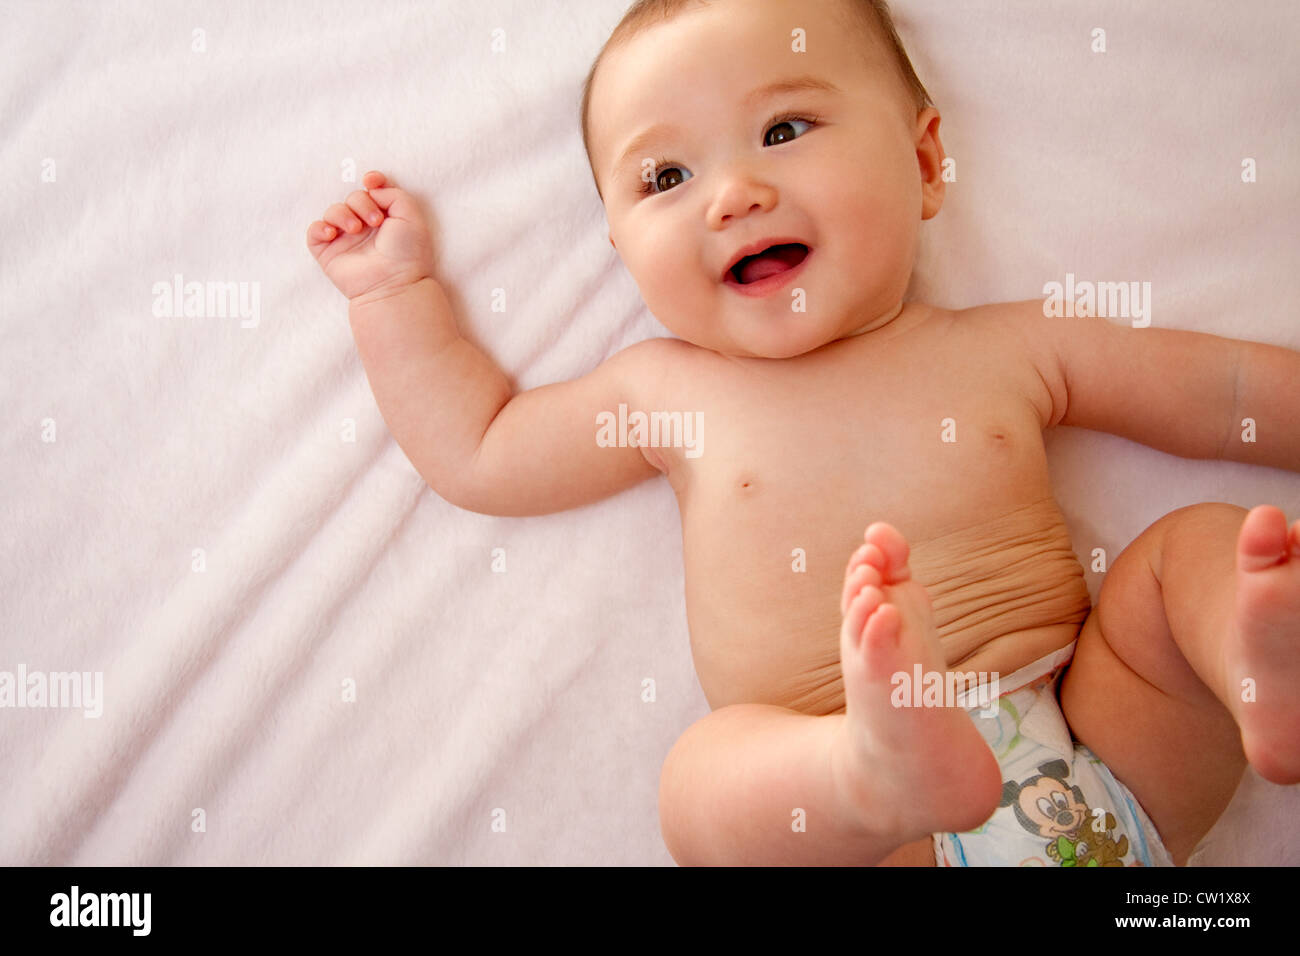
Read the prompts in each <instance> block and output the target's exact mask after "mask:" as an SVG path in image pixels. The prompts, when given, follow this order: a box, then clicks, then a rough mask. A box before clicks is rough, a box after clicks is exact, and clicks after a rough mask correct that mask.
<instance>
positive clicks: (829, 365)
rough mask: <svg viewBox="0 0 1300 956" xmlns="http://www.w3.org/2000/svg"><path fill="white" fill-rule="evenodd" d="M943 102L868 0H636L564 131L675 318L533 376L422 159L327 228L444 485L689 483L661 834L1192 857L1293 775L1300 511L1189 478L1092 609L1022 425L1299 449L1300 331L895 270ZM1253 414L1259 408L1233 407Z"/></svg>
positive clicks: (323, 253) (486, 493) (1296, 765)
mask: <svg viewBox="0 0 1300 956" xmlns="http://www.w3.org/2000/svg"><path fill="white" fill-rule="evenodd" d="M939 122H940V118H939V114H938V112H937V111H936V109H935V108H934V107H933V105H932V104H931V101H930V97H929V96H928V94H927V93H926V91H925V89H924V87H923V86H922V85H921V83H920V81H919V80H918V79H917V77H916V75H915V73H914V72H913V69H912V66H911V64H910V63H909V61H908V59H907V55H906V53H905V52H904V51H903V48H902V45H901V43H900V42H899V40H898V37H897V35H896V33H895V31H894V28H893V26H892V23H891V21H890V17H889V12H888V10H887V8H886V7H885V5H884V3H883V2H879V0H876V2H872V0H820V2H809V0H716V2H703V0H642V2H638V3H637V4H635V5H634V6H633V7H632V9H631V10H629V12H628V13H627V15H626V16H625V17H624V19H623V21H622V22H621V23H620V24H619V26H618V27H617V28H616V29H615V31H614V33H613V35H612V36H611V38H610V40H609V41H608V43H607V44H606V46H605V48H604V49H603V50H602V52H601V54H600V56H599V58H598V59H597V61H596V64H595V65H594V66H593V68H592V73H591V75H590V76H589V78H588V85H587V89H586V95H585V96H584V99H583V110H582V123H583V134H584V140H585V143H586V146H587V153H588V158H589V161H590V164H591V169H592V173H593V176H594V178H595V183H596V187H597V189H598V191H599V194H600V197H601V201H602V202H603V204H604V209H605V214H606V218H607V221H608V223H609V239H610V242H611V244H612V245H613V246H614V248H615V249H616V250H617V252H618V255H619V256H620V257H621V259H622V261H623V263H624V264H625V265H626V267H627V268H628V270H629V272H630V273H631V275H632V276H633V277H634V279H635V280H636V283H637V285H638V287H639V289H640V292H641V295H642V296H643V298H644V300H645V302H646V304H647V306H648V307H649V309H650V311H651V312H652V313H653V314H654V316H655V317H656V318H657V319H658V320H659V321H660V322H661V323H662V324H663V325H664V326H665V327H666V328H667V329H668V330H669V331H670V332H672V334H673V335H674V336H675V337H674V338H662V339H654V340H650V341H645V342H640V343H638V344H636V345H633V346H631V347H630V348H627V349H625V350H623V351H622V352H619V353H618V354H616V355H614V356H612V357H610V358H609V359H608V360H606V361H605V362H603V363H602V364H601V365H600V366H599V367H597V368H595V369H594V370H592V371H591V372H589V373H588V374H586V375H584V376H583V377H581V378H578V379H576V380H574V381H572V382H565V383H557V384H552V385H547V386H544V387H541V388H536V389H532V390H529V391H525V392H521V393H519V394H512V390H511V388H510V386H509V384H508V382H507V380H506V378H505V376H504V375H503V374H502V372H501V371H500V369H499V368H498V367H497V366H496V365H495V364H494V363H493V362H492V361H491V360H490V359H489V358H488V357H487V356H486V355H484V354H483V352H482V351H481V350H479V349H478V348H476V347H475V346H474V345H472V344H471V343H470V342H469V341H467V340H466V339H465V338H463V337H462V336H461V335H460V333H459V331H458V329H457V324H456V321H455V317H454V315H453V313H452V309H451V307H450V305H449V303H448V300H447V297H446V296H445V294H444V292H443V290H442V288H441V286H440V285H439V284H438V282H437V281H436V280H435V279H434V272H435V267H434V256H433V249H432V242H431V238H430V233H429V229H428V227H427V224H426V220H425V218H424V215H423V213H422V212H421V210H420V209H419V207H418V206H417V204H416V202H415V201H414V199H413V198H412V197H411V195H410V194H409V193H407V192H405V191H403V190H402V189H400V188H397V187H396V186H393V185H392V184H390V183H389V182H388V181H387V179H386V177H385V176H384V175H382V174H380V173H377V172H371V173H368V174H367V175H366V177H365V179H364V183H363V184H364V186H365V187H366V188H365V189H362V190H357V191H355V192H353V193H352V194H351V195H349V196H348V197H347V200H346V202H345V203H337V204H335V205H333V206H330V207H329V209H328V210H327V211H326V213H325V215H324V217H323V220H319V221H317V222H314V223H312V224H311V226H310V227H309V230H308V234H307V242H308V246H309V248H310V250H311V252H312V253H313V255H314V256H316V258H317V260H318V261H319V263H320V266H321V268H322V269H323V270H324V272H325V274H326V275H327V276H328V277H329V279H330V280H331V281H332V282H333V283H334V285H335V286H336V287H337V288H338V289H339V290H340V291H341V292H342V293H343V294H344V295H345V296H346V297H347V298H348V299H349V302H350V305H349V322H350V325H351V329H352V332H353V335H354V338H355V341H356V345H357V348H358V350H359V352H360V355H361V358H362V361H363V364H364V366H365V369H366V374H367V377H368V379H369V382H370V386H371V389H372V390H373V392H374V395H375V399H376V401H377V402H378V405H379V408H380V410H381V411H382V413H383V415H384V419H385V421H386V422H387V424H388V426H389V428H390V430H391V431H392V433H393V435H394V437H395V438H396V439H397V441H398V442H399V443H400V445H401V447H402V449H403V450H404V452H405V453H406V455H407V456H408V458H409V459H410V461H411V463H412V464H413V465H414V466H415V468H416V469H418V470H419V472H420V474H421V475H422V476H423V477H424V478H425V479H426V480H427V481H428V483H429V485H430V486H431V487H432V488H433V489H434V490H435V491H436V492H437V493H438V494H439V495H441V496H442V497H443V498H445V499H446V500H447V501H449V502H451V503H453V504H455V505H457V506H459V507H462V508H466V509H469V510H472V511H476V512H482V513H485V514H494V515H535V514H544V513H549V512H555V511H560V510H564V509H568V508H574V507H577V506H580V505H583V504H586V503H589V502H592V501H596V500H598V499H600V498H603V497H606V496H608V495H612V494H615V493H616V492H618V491H620V490H623V489H626V488H628V487H630V486H632V485H634V484H636V483H638V482H640V481H644V480H646V479H648V478H653V477H658V476H664V477H666V479H667V480H668V482H669V483H670V485H671V486H672V488H673V490H674V492H675V493H676V496H677V501H678V504H679V508H680V513H681V521H682V533H683V542H684V548H685V556H684V557H685V569H686V604H687V611H688V617H689V624H690V633H691V647H692V653H693V656H694V661H695V666H696V672H697V674H698V676H699V680H700V684H701V686H702V688H703V690H704V693H705V695H706V697H707V698H708V701H709V704H710V706H711V708H712V713H710V714H709V715H708V716H707V717H705V718H703V719H701V720H700V721H698V722H697V723H696V724H694V725H693V726H691V727H690V728H688V729H687V730H686V731H685V733H684V734H683V735H682V737H681V738H680V739H679V740H678V742H677V743H676V744H675V745H674V747H673V750H672V751H671V753H670V754H669V756H668V759H667V760H666V762H665V765H664V768H663V774H662V778H661V789H660V817H661V823H662V827H663V834H664V839H665V841H666V843H667V845H668V848H669V850H670V852H671V853H672V855H673V857H674V858H675V859H676V860H677V861H678V862H680V863H684V864H685V863H862V864H868V863H909V864H919V865H935V864H940V865H942V864H956V865H968V864H994V863H1003V864H1017V863H1028V862H1043V863H1047V864H1050V865H1064V866H1089V865H1114V866H1120V865H1134V864H1141V865H1148V866H1149V865H1156V864H1167V863H1169V862H1176V863H1179V864H1181V863H1183V862H1185V861H1186V859H1187V857H1188V855H1189V854H1190V853H1191V851H1192V850H1193V849H1194V848H1195V846H1196V844H1197V842H1198V841H1199V840H1200V839H1201V837H1202V836H1203V835H1204V834H1205V833H1206V832H1207V831H1208V830H1209V828H1210V827H1211V826H1212V825H1213V824H1214V822H1215V820H1216V819H1217V818H1218V816H1219V814H1220V813H1221V812H1222V810H1223V808H1224V807H1225V806H1226V805H1227V803H1228V801H1229V799H1230V798H1231V796H1232V794H1233V792H1234V791H1235V789H1236V787H1237V784H1238V782H1239V780H1240V778H1241V775H1242V772H1243V770H1244V768H1245V766H1246V764H1247V763H1248V762H1249V763H1250V764H1252V765H1253V766H1254V767H1255V768H1256V769H1257V770H1258V771H1259V772H1260V773H1261V774H1262V775H1263V776H1264V777H1266V778H1268V779H1270V780H1273V781H1276V782H1280V783H1295V782H1297V781H1300V704H1298V700H1300V698H1298V697H1297V694H1296V691H1295V687H1296V686H1297V677H1298V676H1300V675H1297V669H1300V656H1298V655H1297V654H1296V653H1295V650H1296V647H1297V641H1300V521H1298V522H1296V523H1295V524H1294V525H1292V526H1291V527H1290V528H1288V524H1287V520H1286V518H1285V516H1284V515H1283V513H1282V512H1281V511H1280V510H1279V509H1277V508H1274V507H1271V506H1260V507H1257V508H1255V509H1253V510H1251V511H1249V512H1247V511H1246V510H1244V509H1242V508H1238V507H1235V506H1232V505H1228V504H1198V505H1193V506H1191V507H1187V508H1183V509H1181V510H1178V511H1175V512H1173V513H1171V514H1169V515H1166V516H1165V517H1163V518H1161V519H1160V520H1159V521H1157V522H1156V523H1155V524H1153V525H1152V526H1151V527H1150V528H1148V529H1147V530H1146V531H1144V532H1143V533H1142V535H1141V536H1139V537H1138V539H1137V540H1135V541H1134V542H1133V543H1132V544H1131V545H1130V546H1129V547H1128V548H1127V549H1126V550H1125V551H1124V552H1123V553H1122V554H1121V555H1120V556H1119V557H1118V558H1117V559H1116V561H1115V562H1114V563H1113V564H1112V566H1111V568H1110V569H1109V571H1108V573H1107V575H1106V578H1105V582H1104V584H1103V586H1102V589H1101V592H1100V595H1099V599H1098V603H1097V607H1095V608H1092V607H1091V606H1090V601H1089V595H1088V590H1087V588H1086V586H1085V583H1084V575H1083V569H1082V568H1081V566H1080V565H1079V562H1078V560H1077V559H1076V557H1075V553H1074V550H1073V548H1072V546H1071V542H1070V539H1069V535H1068V533H1067V531H1066V526H1065V522H1064V520H1063V518H1062V516H1061V513H1060V510H1059V508H1058V506H1057V503H1056V501H1055V500H1054V498H1053V493H1052V487H1051V485H1050V484H1049V481H1048V471H1047V462H1046V457H1045V453H1044V445H1043V432H1044V430H1045V429H1048V428H1051V427H1053V426H1056V425H1072V426H1078V427H1082V428H1091V429H1097V430H1101V431H1107V432H1111V433H1113V434H1117V435H1121V436H1124V437H1126V438H1129V439H1132V440H1134V441H1138V442H1142V443H1145V444H1147V445H1150V446H1152V447H1154V448H1158V449H1161V450H1162V451H1165V452H1168V453H1171V454H1174V455H1180V456H1183V457H1188V458H1221V459H1227V460H1234V461H1241V462H1252V463H1255V464H1261V465H1269V466H1273V467H1279V468H1287V469H1291V470H1293V471H1300V389H1297V388H1296V387H1295V383H1296V382H1298V381H1300V353H1295V352H1292V351H1290V350H1288V349H1284V348H1278V347H1273V346H1266V345H1260V344H1255V343H1248V342H1240V341H1235V340H1231V339H1225V338H1221V337H1217V336H1212V335H1205V334H1200V333H1190V332H1180V331H1172V330H1166V329H1159V328H1154V327H1151V328H1133V327H1125V326H1124V325H1120V324H1117V323H1113V322H1111V321H1108V320H1107V319H1105V318H1100V317H1096V316H1093V317H1073V318H1053V317H1048V316H1047V314H1046V312H1045V309H1044V303H1043V302H1042V301H1041V300H1034V301H1030V302H1021V303H1003V304H995V305H986V306H982V307H979V308H972V309H967V310H963V311H949V310H945V309H941V308H937V307H934V306H930V305H926V304H923V303H920V302H915V301H904V293H905V290H906V289H907V287H908V283H909V280H910V278H911V275H912V269H913V264H914V261H915V256H916V247H917V238H918V233H919V230H920V228H921V224H922V222H923V221H924V220H927V219H930V218H932V217H933V216H935V215H936V214H937V213H938V212H939V210H940V207H941V205H942V203H943V199H944V178H943V170H944V159H945V155H944V149H943V145H942V143H941V141H940V138H939ZM627 410H631V411H632V414H633V415H640V416H641V418H640V419H636V420H635V423H636V424H640V425H644V424H645V423H647V422H649V421H651V416H654V415H656V413H662V415H661V416H660V417H659V418H656V419H654V421H656V422H658V423H660V424H662V425H663V426H664V429H663V431H664V432H672V431H673V430H674V427H675V426H674V422H675V421H676V420H674V419H672V418H671V415H670V414H669V413H668V412H667V411H666V410H674V411H673V412H672V413H671V414H679V415H681V416H686V417H687V418H688V419H689V420H690V421H692V422H698V423H700V425H701V426H707V428H706V429H704V430H703V431H702V432H701V433H700V435H699V436H698V437H700V439H701V440H700V441H699V442H698V443H697V444H696V445H695V449H694V450H695V453H694V454H692V453H690V452H691V449H690V448H687V447H684V446H683V445H682V443H680V442H674V441H667V440H647V437H646V436H647V430H646V429H645V428H633V440H631V441H626V440H620V441H613V440H610V433H611V430H612V431H614V432H617V431H618V427H622V426H623V425H624V424H626V423H628V422H630V421H634V420H633V418H632V415H628V414H627ZM1247 417H1249V418H1252V419H1253V420H1254V421H1255V422H1256V423H1257V427H1258V429H1259V432H1260V433H1261V434H1267V435H1269V436H1272V437H1271V438H1270V440H1268V441H1259V442H1251V443H1245V442H1242V441H1240V440H1238V430H1237V428H1238V423H1240V422H1241V421H1242V420H1243V418H1247ZM615 422H616V423H617V426H618V427H614V423H615ZM656 434H657V437H658V438H659V439H662V438H663V434H660V433H658V432H657V433H656ZM602 435H603V436H604V437H603V438H602ZM705 436H706V437H707V440H704V439H705ZM1278 436H1283V437H1278ZM654 437H655V436H651V438H654ZM864 528H865V531H864ZM963 690H964V693H963V692H962V691H963Z"/></svg>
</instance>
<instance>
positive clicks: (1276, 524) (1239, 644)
mask: <svg viewBox="0 0 1300 956" xmlns="http://www.w3.org/2000/svg"><path fill="white" fill-rule="evenodd" d="M1235 611H1236V614H1235V618H1234V621H1233V625H1234V626H1233V629H1232V632H1231V633H1230V634H1229V635H1228V638H1227V641H1226V644H1225V647H1224V663H1225V664H1226V665H1227V667H1226V670H1227V676H1228V693H1229V694H1230V695H1232V696H1231V697H1230V698H1229V699H1230V700H1232V701H1233V703H1234V706H1233V708H1232V710H1233V713H1234V716H1236V718H1237V726H1238V727H1240V728H1241V743H1242V746H1243V747H1244V749H1245V751H1246V759H1247V760H1249V761H1250V763H1251V766H1253V767H1254V768H1255V770H1256V771H1258V772H1259V774H1260V776H1262V777H1264V778H1265V779H1266V780H1272V781H1273V782H1274V783H1283V784H1290V783H1300V521H1297V522H1296V523H1295V524H1293V525H1292V526H1291V530H1290V532H1289V533H1288V532H1287V526H1286V516H1285V515H1284V514H1283V513H1282V512H1281V511H1280V510H1279V509H1277V508H1274V507H1273V506H1272V505H1261V506H1259V507H1258V508H1254V509H1252V510H1251V512H1250V513H1249V514H1248V515H1246V520H1245V521H1244V522H1242V525H1241V531H1240V532H1239V533H1238V535H1237V597H1236V608H1235ZM1247 680H1249V681H1251V682H1253V683H1252V684H1247V685H1246V686H1244V687H1243V683H1244V682H1245V681H1247ZM1252 697H1253V698H1254V699H1253V700H1252V699H1251V698H1252Z"/></svg>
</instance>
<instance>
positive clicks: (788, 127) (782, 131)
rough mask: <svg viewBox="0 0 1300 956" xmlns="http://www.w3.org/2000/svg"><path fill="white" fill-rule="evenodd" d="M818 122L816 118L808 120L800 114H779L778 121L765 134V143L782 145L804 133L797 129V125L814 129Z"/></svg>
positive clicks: (765, 144)
mask: <svg viewBox="0 0 1300 956" xmlns="http://www.w3.org/2000/svg"><path fill="white" fill-rule="evenodd" d="M816 122H817V121H816V120H807V119H804V118H803V117H800V116H778V117H777V119H776V122H775V123H773V124H772V125H771V126H769V127H768V129H767V133H766V134H765V135H764V136H763V145H764V146H780V145H781V144H782V143H788V142H789V141H790V140H792V139H795V138H797V137H799V136H802V135H803V133H801V132H799V131H798V130H797V129H796V125H799V126H806V127H808V129H812V128H813V126H814V125H815V124H816ZM804 132H807V130H804Z"/></svg>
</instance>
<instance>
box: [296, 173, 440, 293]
mask: <svg viewBox="0 0 1300 956" xmlns="http://www.w3.org/2000/svg"><path fill="white" fill-rule="evenodd" d="M361 181H362V183H363V184H364V185H365V187H366V188H365V189H358V190H356V191H355V192H353V193H352V194H351V195H349V196H348V199H347V203H346V205H345V204H344V203H335V204H334V205H332V206H330V207H329V208H328V209H326V210H325V218H324V219H323V220H320V219H318V220H316V221H315V222H313V223H312V224H311V225H310V226H308V227H307V248H308V249H310V250H311V254H312V255H313V256H315V257H316V261H317V262H319V263H320V267H321V268H322V269H323V270H324V271H325V275H327V276H328V277H329V279H330V281H331V282H333V283H334V285H335V286H336V287H337V288H338V290H339V291H340V292H342V293H343V294H344V295H345V296H347V297H348V298H349V299H355V298H357V297H358V296H363V295H364V296H367V297H369V296H372V295H374V296H384V295H388V294H391V293H393V292H399V291H401V290H402V289H404V288H406V287H407V286H410V285H413V284H414V283H416V282H419V281H420V280H421V279H423V278H425V277H426V276H428V277H432V276H433V240H432V239H431V238H430V236H429V227H428V226H427V225H426V223H425V221H424V215H423V214H422V213H421V212H420V209H419V207H418V206H417V205H416V203H415V200H414V199H413V198H412V197H411V195H410V194H409V193H407V192H404V191H403V190H401V189H398V188H396V187H394V186H385V183H386V180H385V178H384V174H383V173H378V172H373V171H372V172H368V173H366V174H365V176H363V177H362V179H361Z"/></svg>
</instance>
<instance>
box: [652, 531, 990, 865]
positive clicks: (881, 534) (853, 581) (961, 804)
mask: <svg viewBox="0 0 1300 956" xmlns="http://www.w3.org/2000/svg"><path fill="white" fill-rule="evenodd" d="M865 537H866V539H867V542H868V543H867V544H864V545H863V546H862V547H861V548H859V549H858V551H857V552H856V553H855V554H854V555H853V558H852V559H851V560H850V562H849V569H848V572H847V574H846V576H845V586H844V595H843V598H842V600H841V605H840V610H841V613H843V615H844V623H843V626H842V627H841V630H840V665H841V669H842V673H843V678H844V696H845V713H843V714H832V715H828V716H822V717H815V716H811V715H808V714H801V713H798V712H797V711H793V710H788V709H786V708H784V707H776V706H770V705H765V704H735V705H731V706H728V707H721V708H719V709H718V710H716V711H714V712H713V713H711V714H709V715H708V716H707V717H705V718H703V719H701V720H699V721H697V722H696V723H695V724H693V725H692V726H691V727H690V728H689V729H688V730H687V731H686V733H684V734H683V735H682V737H681V738H680V739H679V740H678V741H677V743H676V744H675V745H674V746H673V749H672V751H671V752H670V753H669V755H668V759H667V760H666V761H665V762H664V769H663V776H662V778H661V782H660V790H659V815H660V822H661V825H662V829H663V835H664V841H665V842H666V843H667V845H668V850H669V852H670V853H672V855H673V858H674V859H675V860H677V862H678V863H681V864H684V865H687V864H706V865H732V864H837V863H845V864H858V865H865V864H874V863H879V862H881V861H882V860H884V859H885V857H886V856H888V855H889V854H890V853H891V852H892V851H894V850H896V849H898V848H899V847H900V846H902V845H903V844H905V843H908V842H909V841H914V840H917V839H918V838H922V837H926V836H928V834H930V833H932V832H935V831H944V830H966V829H970V828H973V827H976V826H979V825H980V824H981V823H983V822H984V821H985V820H986V819H988V817H989V816H991V815H992V813H993V811H994V809H996V807H997V803H998V799H999V798H1000V796H1001V792H1000V791H1001V785H1002V784H1001V775H1000V773H999V771H998V765H997V761H996V760H995V759H994V757H993V754H992V752H991V751H990V750H989V748H988V745H987V744H986V743H985V742H984V739H983V738H982V737H981V736H980V733H979V731H978V730H977V729H976V728H975V725H974V724H973V723H972V722H971V719H970V717H969V716H967V714H966V712H965V711H964V710H961V709H957V708H908V707H894V706H892V705H891V703H890V692H891V690H893V687H892V686H891V684H890V678H891V676H892V675H893V674H895V673H897V672H900V671H902V672H905V673H907V674H909V675H910V674H911V673H912V670H913V665H914V664H916V663H917V662H920V663H921V666H922V669H923V670H924V671H926V672H930V671H937V672H940V673H942V672H943V671H944V657H943V652H942V650H941V649H940V647H939V640H938V635H937V634H936V632H935V629H934V624H933V621H932V620H931V612H930V601H929V598H928V596H927V595H926V593H925V589H924V588H923V587H921V585H920V584H918V583H917V582H915V581H913V580H911V574H910V572H909V570H908V568H907V553H908V549H907V543H906V541H904V540H903V537H902V535H900V534H899V533H898V532H897V531H896V530H894V529H893V528H892V527H890V526H889V525H886V524H883V523H878V524H873V525H872V526H871V527H869V528H868V529H867V531H866V535H865ZM930 860H931V861H932V860H933V857H930Z"/></svg>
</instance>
